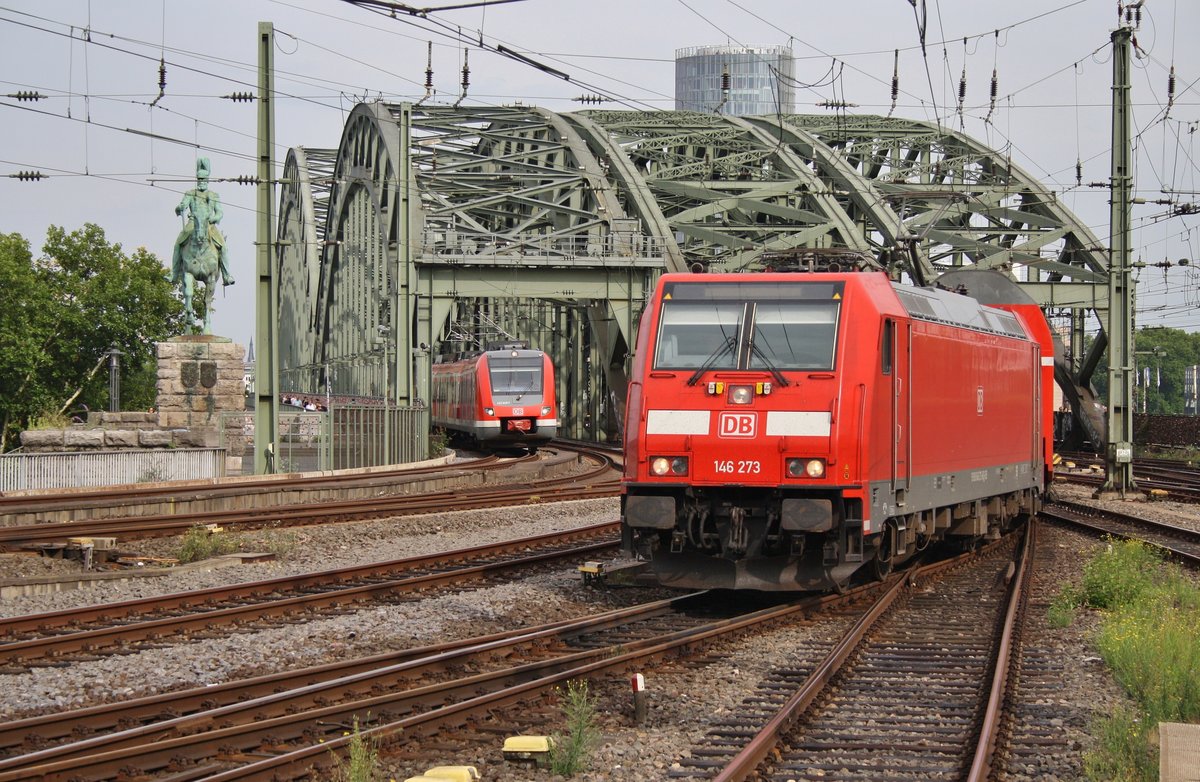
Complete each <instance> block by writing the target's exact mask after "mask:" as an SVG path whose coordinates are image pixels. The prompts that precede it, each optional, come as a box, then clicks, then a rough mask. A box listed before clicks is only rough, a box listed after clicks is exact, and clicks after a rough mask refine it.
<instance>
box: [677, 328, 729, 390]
mask: <svg viewBox="0 0 1200 782" xmlns="http://www.w3.org/2000/svg"><path fill="white" fill-rule="evenodd" d="M735 344H737V337H736V336H734V337H726V338H725V341H724V342H723V343H721V344H720V345H717V347H716V348H715V349H714V350H713V352H712V353H710V354H709V356H708V358H706V359H704V363H703V364H701V365H700V368H699V369H697V370H696V371H695V372H693V373H692V376H691V377H689V378H688V381H687V384H688V385H689V386H694V385H696V383H698V382H699V381H700V378H702V377H704V373H705V372H707V371H708V370H709V369H711V368H712V365H713V364H715V363H717V359H719V358H720V357H721V356H723V355H725V354H726V353H728V352H729V350H730V348H732V347H733V346H734V345H735Z"/></svg>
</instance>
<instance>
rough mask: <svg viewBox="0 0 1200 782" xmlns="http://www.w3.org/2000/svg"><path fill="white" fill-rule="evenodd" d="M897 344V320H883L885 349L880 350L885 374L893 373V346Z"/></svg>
mask: <svg viewBox="0 0 1200 782" xmlns="http://www.w3.org/2000/svg"><path fill="white" fill-rule="evenodd" d="M895 344H896V322H895V321H894V320H885V321H884V322H883V349H882V350H880V351H879V355H880V357H881V358H880V361H881V363H882V366H881V368H882V370H883V374H885V375H890V374H892V347H893V346H894V345H895Z"/></svg>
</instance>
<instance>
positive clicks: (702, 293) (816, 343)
mask: <svg viewBox="0 0 1200 782" xmlns="http://www.w3.org/2000/svg"><path fill="white" fill-rule="evenodd" d="M842 294H843V284H842V283H840V282H821V283H794V284H782V285H781V284H764V283H761V282H750V281H747V282H744V283H743V282H727V281H722V282H704V283H692V282H688V283H682V282H681V283H671V284H668V285H666V286H665V288H664V295H663V303H662V312H661V315H660V319H659V327H658V342H657V345H656V346H655V355H654V368H655V369H697V368H700V367H705V368H708V369H714V370H722V369H726V370H730V369H740V370H764V371H771V370H815V371H821V370H824V371H829V370H832V369H833V368H834V354H835V351H836V347H837V324H838V317H839V314H840V311H841V300H842Z"/></svg>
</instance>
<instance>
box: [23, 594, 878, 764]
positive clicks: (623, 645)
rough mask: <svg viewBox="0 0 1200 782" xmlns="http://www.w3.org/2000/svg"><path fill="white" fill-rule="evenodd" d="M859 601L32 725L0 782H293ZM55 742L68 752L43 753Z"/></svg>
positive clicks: (466, 652) (413, 661)
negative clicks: (138, 781) (367, 749)
mask: <svg viewBox="0 0 1200 782" xmlns="http://www.w3.org/2000/svg"><path fill="white" fill-rule="evenodd" d="M873 589H876V587H867V588H865V589H864V591H868V592H869V591H871V590H873ZM860 597H861V596H851V597H809V598H802V599H800V600H797V601H795V602H791V603H785V604H782V605H771V606H768V607H765V608H761V609H759V610H756V611H751V612H748V613H747V612H745V611H744V610H743V609H741V608H739V607H738V605H737V603H736V602H735V601H734V600H731V599H728V598H725V599H713V598H712V597H711V596H709V595H707V594H705V593H698V594H693V595H688V596H684V597H680V598H675V599H672V600H665V601H658V602H654V603H649V604H643V605H640V606H634V607H632V608H627V609H620V610H617V611H609V612H606V613H603V614H599V615H596V616H590V617H586V618H583V619H580V620H575V621H567V622H559V623H555V624H553V625H547V626H543V627H537V628H523V629H515V630H513V631H511V632H508V633H502V634H497V635H493V636H489V637H486V638H476V639H471V640H469V641H464V642H461V643H452V644H444V645H439V646H436V647H425V648H422V649H413V650H409V651H406V652H401V653H397V654H394V655H388V656H380V657H375V658H371V659H370V660H358V661H351V662H349V663H346V664H344V665H326V666H321V667H320V668H314V669H307V670H305V671H298V672H293V673H285V674H279V675H277V676H272V677H259V678H257V679H252V680H247V681H244V682H236V683H230V684H227V685H222V686H220V687H219V688H203V689H198V690H191V691H184V692H180V693H173V694H169V695H162V696H155V697H153V698H146V699H140V700H139V701H131V702H128V703H126V704H119V705H116V706H112V707H94V708H91V709H84V710H78V711H74V712H67V713H62V714H58V715H48V716H44V717H36V718H31V719H28V720H22V721H20V722H15V723H11V724H10V725H8V726H5V727H4V728H0V749H2V750H3V751H5V752H7V753H8V754H9V757H7V758H5V759H4V760H0V782H12V781H15V780H25V779H30V778H36V779H42V780H68V779H75V778H86V779H89V780H105V779H118V778H124V777H123V776H122V775H125V776H129V775H130V774H131V773H134V772H132V771H131V770H136V773H139V774H154V773H162V772H170V773H171V774H172V775H173V776H172V778H180V779H183V778H187V779H198V778H206V779H211V780H233V779H240V780H249V779H276V778H297V777H300V776H304V775H307V774H310V773H312V772H311V769H312V768H314V767H316V768H320V767H323V766H325V765H327V764H328V763H329V762H330V754H329V753H330V750H336V749H338V748H341V747H344V745H345V744H346V743H347V741H348V739H347V737H346V736H345V733H346V729H347V727H348V726H350V725H352V724H354V722H355V721H356V720H357V721H358V724H360V725H362V726H365V727H366V728H367V730H366V731H365V733H366V734H367V735H371V736H374V737H376V738H377V739H380V740H381V741H383V742H384V743H390V744H400V743H406V744H412V743H419V742H420V740H421V739H422V738H423V737H426V736H430V735H434V734H439V733H443V732H450V733H454V732H459V731H463V730H466V731H467V732H469V728H468V727H467V725H468V723H473V722H476V721H477V720H478V718H479V716H480V715H482V714H483V713H485V712H491V713H494V712H495V710H496V709H503V708H504V707H506V706H511V705H513V704H517V703H524V702H530V701H532V702H536V701H538V700H539V699H541V698H542V697H543V695H544V694H545V693H546V692H547V691H548V690H549V689H550V688H552V687H554V686H555V685H558V684H561V683H562V682H564V681H566V680H568V679H573V678H582V677H587V676H592V675H597V674H600V673H602V672H606V671H612V670H621V669H624V668H625V667H627V666H630V665H634V664H636V665H645V664H646V662H647V661H649V660H654V659H659V658H661V657H664V656H670V655H677V654H682V653H690V652H692V651H694V650H695V649H697V648H699V647H701V646H703V645H704V644H706V643H710V642H712V641H714V640H718V639H727V638H728V637H730V635H731V634H737V633H743V632H746V631H748V630H751V629H754V628H761V627H764V626H768V625H772V624H777V623H780V622H788V621H794V620H796V619H798V618H802V617H806V616H809V615H811V614H812V613H814V612H816V611H819V610H821V609H822V608H828V607H829V606H831V605H833V604H841V605H846V604H848V603H849V602H850V601H852V600H855V599H860ZM514 659H516V660H519V662H516V663H514V662H513V660H514ZM164 715H170V716H169V717H168V718H164ZM114 728H117V730H115V731H114ZM121 728H123V729H121ZM81 733H88V734H92V735H90V736H86V737H81V736H80V734H81ZM72 738H73V739H75V740H70V741H66V742H63V740H64V739H72ZM53 742H63V743H57V744H55V745H54V746H45V745H47V744H50V743H53ZM39 747H40V748H39ZM264 755H268V756H269V757H266V758H264V757H263V756H264ZM320 774H321V772H316V773H315V776H316V778H322V777H321V775H320Z"/></svg>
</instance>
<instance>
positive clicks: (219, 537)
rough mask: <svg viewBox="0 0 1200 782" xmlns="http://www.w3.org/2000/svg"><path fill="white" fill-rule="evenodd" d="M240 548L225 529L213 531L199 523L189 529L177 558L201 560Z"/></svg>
mask: <svg viewBox="0 0 1200 782" xmlns="http://www.w3.org/2000/svg"><path fill="white" fill-rule="evenodd" d="M237 550H238V543H237V541H236V540H234V539H233V538H231V537H230V536H229V534H228V533H226V532H223V531H213V530H210V529H209V528H208V527H206V526H204V525H202V524H198V525H196V526H195V527H192V528H191V529H189V530H188V531H187V533H186V534H185V535H184V536H183V542H182V543H181V544H180V545H179V553H177V554H176V555H175V558H176V559H178V560H179V561H180V562H183V563H186V562H199V561H200V560H202V559H208V558H209V557H218V556H220V555H222V554H232V553H233V552H235V551H237Z"/></svg>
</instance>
